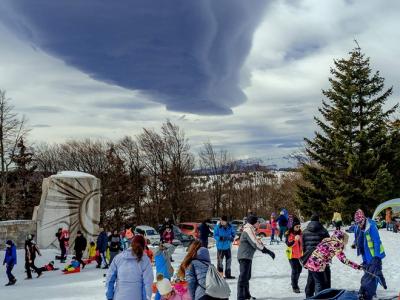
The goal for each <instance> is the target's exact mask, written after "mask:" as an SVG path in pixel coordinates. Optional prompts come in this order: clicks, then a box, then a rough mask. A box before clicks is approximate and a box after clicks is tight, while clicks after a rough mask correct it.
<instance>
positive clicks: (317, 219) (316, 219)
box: [311, 213, 319, 222]
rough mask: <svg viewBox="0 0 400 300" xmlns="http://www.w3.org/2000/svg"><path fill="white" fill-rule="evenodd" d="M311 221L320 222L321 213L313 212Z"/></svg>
mask: <svg viewBox="0 0 400 300" xmlns="http://www.w3.org/2000/svg"><path fill="white" fill-rule="evenodd" d="M311 221H315V222H319V215H318V214H317V213H313V214H312V216H311Z"/></svg>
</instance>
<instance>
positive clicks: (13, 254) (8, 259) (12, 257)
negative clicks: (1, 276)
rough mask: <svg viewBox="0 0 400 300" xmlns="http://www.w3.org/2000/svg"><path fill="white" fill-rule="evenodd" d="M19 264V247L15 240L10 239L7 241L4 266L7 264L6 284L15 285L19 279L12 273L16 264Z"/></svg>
mask: <svg viewBox="0 0 400 300" xmlns="http://www.w3.org/2000/svg"><path fill="white" fill-rule="evenodd" d="M16 264H17V248H16V247H15V245H14V243H13V241H11V240H8V241H7V242H6V255H5V257H4V261H3V266H4V265H6V268H7V269H6V273H7V277H8V283H7V284H6V286H10V285H14V284H15V283H16V282H17V279H16V278H15V277H14V275H13V274H12V273H11V272H12V269H13V268H14V266H15V265H16Z"/></svg>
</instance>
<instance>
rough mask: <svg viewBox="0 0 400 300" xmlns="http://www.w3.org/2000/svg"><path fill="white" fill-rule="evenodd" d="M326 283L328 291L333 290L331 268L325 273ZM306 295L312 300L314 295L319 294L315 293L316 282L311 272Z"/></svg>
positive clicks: (327, 268) (309, 272)
mask: <svg viewBox="0 0 400 300" xmlns="http://www.w3.org/2000/svg"><path fill="white" fill-rule="evenodd" d="M324 282H325V284H326V288H327V289H329V288H331V269H330V268H329V266H327V267H326V269H325V272H324ZM305 293H306V298H311V297H312V296H314V294H317V293H316V291H315V280H314V277H313V276H312V272H311V271H308V277H307V284H306V288H305Z"/></svg>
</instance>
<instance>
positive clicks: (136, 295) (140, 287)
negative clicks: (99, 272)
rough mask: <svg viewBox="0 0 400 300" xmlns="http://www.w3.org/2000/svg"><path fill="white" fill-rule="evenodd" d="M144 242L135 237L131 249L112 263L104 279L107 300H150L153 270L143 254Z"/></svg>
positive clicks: (139, 237) (142, 239) (140, 238)
mask: <svg viewBox="0 0 400 300" xmlns="http://www.w3.org/2000/svg"><path fill="white" fill-rule="evenodd" d="M144 247H145V240H144V238H143V237H142V236H135V238H134V239H133V240H132V244H131V248H129V249H127V250H125V251H124V252H122V253H120V254H118V255H117V256H116V257H115V258H114V260H113V261H112V263H111V265H110V268H109V270H108V272H107V278H106V289H107V290H106V297H107V299H108V300H129V299H135V300H150V299H151V295H152V284H153V278H154V277H153V270H152V267H151V263H150V259H149V258H148V257H147V256H146V255H144V254H143V252H144Z"/></svg>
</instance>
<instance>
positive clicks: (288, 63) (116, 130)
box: [0, 0, 400, 167]
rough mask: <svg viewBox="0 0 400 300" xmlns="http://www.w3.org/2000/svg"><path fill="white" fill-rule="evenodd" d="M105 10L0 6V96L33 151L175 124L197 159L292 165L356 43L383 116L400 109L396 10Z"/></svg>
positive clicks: (271, 5)
mask: <svg viewBox="0 0 400 300" xmlns="http://www.w3.org/2000/svg"><path fill="white" fill-rule="evenodd" d="M171 2H174V3H175V4H176V5H173V6H172V4H170V3H171ZM106 3H111V2H110V1H103V0H98V1H92V0H89V1H84V0H82V1H64V0H59V1H44V0H34V1H33V0H32V1H28V0H25V1H22V0H0V20H1V22H0V42H1V44H0V88H1V89H6V90H7V95H8V97H10V98H12V104H13V105H14V106H15V109H16V111H17V112H19V113H21V114H25V115H26V117H27V118H28V120H29V124H31V125H33V126H34V129H33V130H32V131H31V133H30V141H31V142H40V141H49V142H53V141H64V140H66V139H68V138H86V137H90V138H96V137H102V138H109V139H112V140H115V139H118V138H120V137H122V136H124V135H132V136H135V135H136V134H138V133H140V132H141V129H142V128H143V127H146V128H154V129H158V128H160V125H161V123H162V122H164V121H165V120H166V119H167V118H168V119H170V120H172V121H173V122H175V123H177V124H178V125H179V126H181V127H182V128H183V129H184V130H185V132H186V134H187V136H188V137H189V140H190V143H191V145H192V151H193V152H194V153H196V152H197V151H198V150H199V147H201V145H202V143H203V142H205V141H207V140H211V142H213V143H214V144H215V145H217V146H218V147H220V148H225V149H227V150H229V151H230V152H231V153H232V154H233V156H235V157H237V158H253V157H256V158H261V159H262V160H264V162H265V163H268V164H275V163H276V164H278V165H279V166H282V167H283V166H288V165H293V161H291V162H290V163H288V161H287V160H286V159H285V158H286V157H287V156H288V155H290V154H291V153H293V152H298V151H299V150H301V148H302V145H303V138H304V137H312V136H313V134H314V130H316V129H317V128H316V126H315V122H314V120H313V116H314V115H317V114H318V107H319V106H320V105H321V100H322V98H323V96H322V94H321V89H324V88H327V87H328V86H329V81H328V77H329V76H330V73H329V68H330V67H332V66H333V60H334V59H337V58H342V57H347V53H348V52H349V51H350V50H351V49H352V48H354V46H355V43H354V39H357V40H358V42H359V44H360V45H361V47H362V49H363V51H364V52H365V53H366V55H367V56H369V57H370V58H371V67H372V69H373V70H380V73H381V75H382V76H383V77H385V79H386V80H385V82H386V85H387V86H388V87H389V86H393V87H394V95H393V96H392V97H390V99H389V101H388V103H387V105H388V106H391V105H394V104H396V103H397V102H398V101H399V99H400V86H399V82H400V60H399V59H397V57H398V53H399V51H400V31H399V30H398V28H399V27H400V20H399V17H398V16H399V11H400V1H398V0H386V1H385V5H383V4H382V1H380V0H365V1H349V0H326V1H321V0H282V1H272V0H271V1H267V0H265V1H257V2H256V1H249V0H240V1H235V0H231V1H228V0H213V1H209V0H185V1H183V0H182V1H180V2H177V1H175V0H165V1H157V2H155V1H151V0H147V1H140V2H139V1H135V0H131V1H125V0H118V1H113V2H112V6H111V5H110V7H109V8H108V10H107V12H106V13H104V11H103V8H104V6H105V5H106ZM128 3H129V4H131V5H129V4H128ZM139 3H140V4H139ZM156 3H157V6H156ZM178 4H179V5H178ZM89 7H90V8H89ZM132 7H135V9H133V8H132ZM132 16H133V17H134V19H136V22H134V21H132V18H133V17H132ZM131 17H132V18H131ZM82 20H83V21H82ZM78 29H79V30H78ZM254 30H255V31H254ZM75 31H76V32H75ZM61 32H62V33H61ZM115 32H117V34H114V33H115ZM175 32H177V34H175ZM58 33H60V34H58ZM72 33H74V34H72ZM250 47H251V49H250ZM249 49H250V50H249ZM248 51H249V52H248ZM81 55H82V56H81ZM81 57H82V58H81ZM132 61H135V63H132ZM126 74H127V75H126ZM239 88H241V89H242V91H243V93H244V94H245V95H246V98H247V101H245V102H240V101H242V100H243V98H241V97H242V96H243V94H242V92H241V91H240V89H239ZM230 94H232V95H234V97H230V96H229V95H230ZM220 95H222V96H220ZM241 95H242V96H241ZM241 99H242V100H241ZM203 100H204V101H205V102H203ZM202 103H203V104H202ZM238 103H241V104H240V105H237V106H235V105H236V104H238ZM171 109H173V110H180V111H185V112H176V111H171ZM230 109H231V110H232V114H226V113H229V112H230ZM187 111H188V112H187ZM190 112H192V113H190ZM217 113H225V115H215V114H217ZM396 116H397V117H398V116H399V115H398V114H397V115H396Z"/></svg>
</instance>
